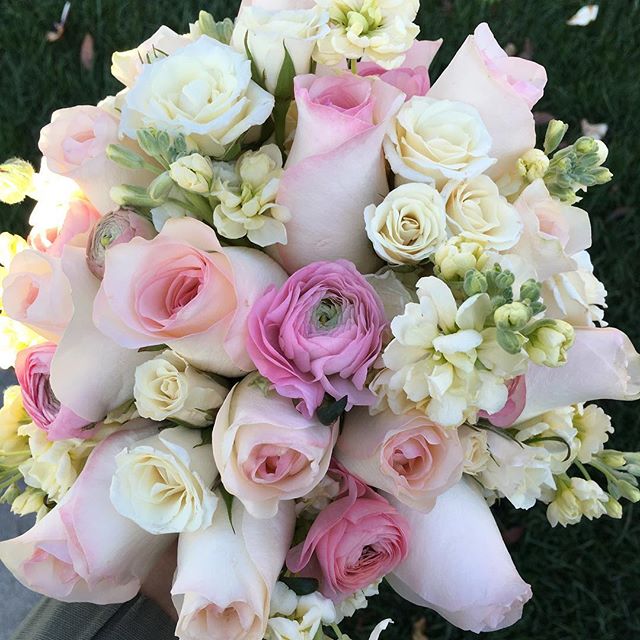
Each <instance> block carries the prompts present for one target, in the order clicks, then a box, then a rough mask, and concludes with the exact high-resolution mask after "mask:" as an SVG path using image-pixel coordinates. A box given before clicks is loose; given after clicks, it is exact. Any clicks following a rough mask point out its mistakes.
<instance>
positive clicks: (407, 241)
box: [364, 183, 447, 264]
mask: <svg viewBox="0 0 640 640" xmlns="http://www.w3.org/2000/svg"><path fill="white" fill-rule="evenodd" d="M364 219H365V226H366V230H367V235H368V236H369V240H371V243H372V244H373V248H374V249H375V252H376V253H377V254H378V255H379V256H380V257H381V258H382V259H383V260H386V261H387V262H389V263H391V264H415V263H418V262H423V261H424V260H426V259H427V258H429V257H430V256H432V255H433V254H434V253H435V252H436V251H437V250H438V249H439V247H440V246H441V245H442V244H443V243H444V242H445V241H446V239H447V234H446V216H445V210H444V201H443V199H442V197H441V196H440V194H439V193H438V191H436V189H434V188H433V187H432V186H430V185H428V184H421V183H409V184H404V185H401V186H400V187H398V188H397V189H394V190H393V191H392V192H391V193H390V194H389V195H388V196H387V197H386V198H385V199H384V200H383V201H382V203H381V204H379V205H378V206H377V207H376V206H375V205H373V204H372V205H370V206H368V207H367V208H366V209H365V211H364Z"/></svg>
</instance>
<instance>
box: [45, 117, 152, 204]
mask: <svg viewBox="0 0 640 640" xmlns="http://www.w3.org/2000/svg"><path fill="white" fill-rule="evenodd" d="M110 144H120V140H119V138H118V120H117V119H116V118H114V117H113V116H112V115H111V114H109V113H107V112H106V111H104V110H103V109H101V108H99V107H93V106H77V107H70V108H68V109H59V110H58V111H54V113H53V115H52V117H51V122H50V123H49V124H48V125H46V126H45V127H44V128H43V129H42V131H41V132H40V141H39V143H38V146H39V147H40V151H41V152H42V155H43V156H44V157H45V158H46V160H47V165H48V167H49V169H50V170H51V171H53V172H54V173H57V174H60V175H62V176H66V177H68V178H71V179H72V180H74V181H75V182H76V183H77V184H78V186H79V187H80V188H81V189H82V191H83V192H84V193H85V195H86V196H87V198H88V199H89V200H90V201H91V203H92V204H93V205H94V206H95V208H96V209H98V211H100V213H107V212H108V211H111V209H114V208H115V207H116V206H117V205H116V204H115V203H114V202H113V200H111V196H110V195H109V192H110V190H111V188H112V187H116V186H119V185H122V184H131V185H137V186H141V187H142V186H145V187H146V186H148V185H149V183H150V182H151V180H153V175H152V174H150V173H149V172H147V171H142V170H132V169H125V168H124V167H121V166H120V165H118V164H116V163H115V162H112V161H111V160H109V158H108V157H107V155H106V150H107V147H108V146H109V145H110Z"/></svg>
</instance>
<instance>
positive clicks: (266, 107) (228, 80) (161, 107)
mask: <svg viewBox="0 0 640 640" xmlns="http://www.w3.org/2000/svg"><path fill="white" fill-rule="evenodd" d="M273 105H274V98H273V96H272V95H270V94H269V93H267V92H266V91H265V90H264V89H262V88H260V87H259V86H258V85H257V84H256V83H255V82H253V80H252V79H251V62H250V61H249V60H248V59H247V58H246V56H244V55H242V54H241V53H238V52H237V51H234V50H233V49H232V48H231V47H229V46H227V45H224V44H221V43H220V42H218V41H216V40H214V39H213V38H209V37H208V36H202V37H201V38H199V39H198V40H196V42H193V43H191V44H189V45H187V46H186V47H184V48H182V49H180V50H179V51H177V52H176V53H174V54H173V55H170V56H169V57H167V58H162V59H161V60H158V61H157V62H154V63H153V64H149V65H144V68H143V69H142V72H141V73H140V76H139V77H138V78H137V80H136V81H135V83H134V85H133V86H132V87H131V89H130V90H129V91H128V92H127V94H126V96H125V98H124V106H123V109H122V119H121V121H120V131H121V133H124V134H125V135H126V136H128V137H129V138H133V139H135V137H136V131H137V130H138V129H142V128H144V127H155V128H157V129H159V130H161V131H166V132H168V133H170V134H183V135H185V136H187V138H188V139H189V140H190V141H192V142H193V143H194V144H195V145H196V146H197V147H198V148H199V150H200V151H202V153H204V154H206V155H212V156H218V157H219V156H222V155H223V154H224V152H225V149H226V148H227V147H228V146H229V145H232V144H233V143H234V142H235V141H236V140H237V139H238V138H239V137H240V136H241V135H242V134H243V133H245V132H246V131H248V130H249V129H250V128H251V127H253V126H254V125H259V124H262V123H263V122H264V121H265V120H266V119H267V118H268V117H269V115H270V114H271V111H272V110H273Z"/></svg>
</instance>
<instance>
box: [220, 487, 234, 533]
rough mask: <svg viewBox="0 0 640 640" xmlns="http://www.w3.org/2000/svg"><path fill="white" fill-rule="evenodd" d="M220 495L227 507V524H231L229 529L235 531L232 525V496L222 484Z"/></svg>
mask: <svg viewBox="0 0 640 640" xmlns="http://www.w3.org/2000/svg"><path fill="white" fill-rule="evenodd" d="M220 495H221V496H222V499H223V500H224V504H225V506H226V507H227V515H228V516H229V524H230V525H231V529H232V530H233V533H235V532H236V529H235V527H234V526H233V496H232V495H231V494H230V493H229V492H228V491H227V490H226V489H225V488H224V485H223V484H221V485H220Z"/></svg>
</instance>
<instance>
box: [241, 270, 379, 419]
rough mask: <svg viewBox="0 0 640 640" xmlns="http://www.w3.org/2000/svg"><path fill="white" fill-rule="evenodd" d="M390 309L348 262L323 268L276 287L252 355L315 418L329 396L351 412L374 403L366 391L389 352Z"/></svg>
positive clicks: (263, 305)
mask: <svg viewBox="0 0 640 640" xmlns="http://www.w3.org/2000/svg"><path fill="white" fill-rule="evenodd" d="M385 327H386V319H385V316H384V309H383V307H382V303H381V302H380V299H379V298H378V295H377V294H376V292H375V291H374V289H373V287H371V285H370V284H368V283H367V281H366V280H365V279H364V278H363V276H362V275H360V274H359V273H358V271H357V270H356V268H355V267H354V266H353V264H352V263H350V262H347V261H346V260H337V261H335V262H316V263H313V264H310V265H308V266H307V267H304V268H303V269H300V270H299V271H297V272H296V273H294V274H293V275H292V276H291V277H290V278H289V279H288V280H287V281H286V283H285V284H284V286H283V287H281V288H280V289H279V290H277V289H275V288H272V289H270V290H269V291H267V292H266V293H265V294H264V296H263V297H262V298H261V299H259V300H258V301H257V302H256V304H255V305H254V307H253V309H252V310H251V313H250V315H249V321H248V339H247V350H248V352H249V355H250V356H251V358H252V359H253V362H254V363H255V365H256V367H257V368H258V371H260V373H261V374H262V375H263V376H264V377H265V378H267V379H268V380H270V381H271V382H272V383H273V384H274V386H275V388H276V390H277V391H278V393H279V394H280V395H282V396H285V397H287V398H294V399H301V402H300V405H299V407H298V408H299V409H300V411H301V412H302V413H304V415H306V416H310V415H312V414H313V413H314V411H315V410H316V409H317V408H318V407H319V406H320V405H321V404H322V401H323V399H324V396H325V393H326V394H329V395H330V396H331V397H333V398H335V399H336V400H339V399H341V398H343V397H345V396H346V397H347V407H348V408H350V407H351V406H354V405H368V404H372V403H373V401H374V397H373V394H372V393H371V392H370V391H369V390H368V389H367V387H366V384H365V383H366V378H367V373H368V371H369V368H370V367H371V366H372V365H373V363H374V361H375V360H376V358H377V357H378V355H379V353H380V350H381V348H382V334H383V331H384V329H385Z"/></svg>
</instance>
